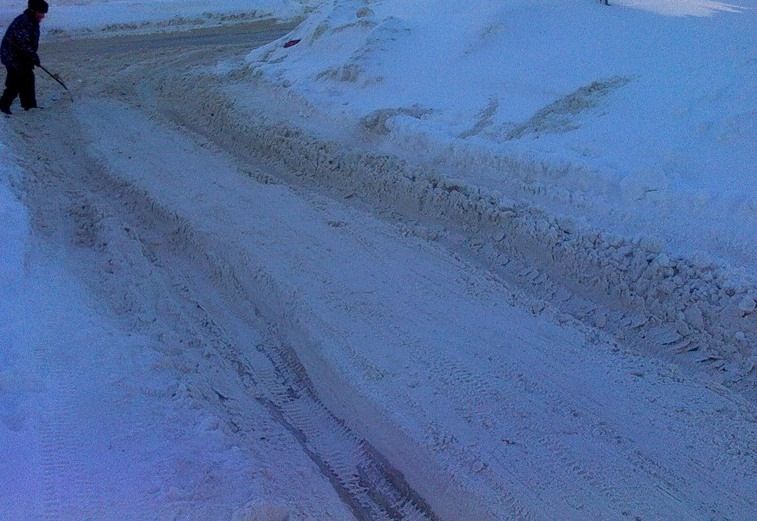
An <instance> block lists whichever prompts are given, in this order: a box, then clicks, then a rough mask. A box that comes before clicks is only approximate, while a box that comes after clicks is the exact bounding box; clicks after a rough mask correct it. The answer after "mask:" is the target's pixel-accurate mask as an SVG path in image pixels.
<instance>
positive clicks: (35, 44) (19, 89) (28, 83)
mask: <svg viewBox="0 0 757 521" xmlns="http://www.w3.org/2000/svg"><path fill="white" fill-rule="evenodd" d="M47 10H48V5H47V2H45V0H29V6H28V8H27V9H26V11H24V12H23V13H22V14H20V15H19V16H18V17H16V19H15V20H13V22H11V24H10V25H9V26H8V30H7V31H6V32H5V36H3V42H2V46H1V47H0V58H1V59H2V63H3V65H5V68H6V69H7V76H6V79H5V91H4V92H3V96H2V98H0V111H2V112H4V113H5V114H11V104H13V101H14V100H15V99H16V97H17V96H18V97H19V98H20V100H21V106H22V107H23V109H24V110H29V109H33V108H37V95H36V92H35V85H34V67H35V65H36V66H38V67H39V66H40V61H39V55H38V54H37V50H38V49H39V24H40V23H41V22H42V20H43V19H44V18H45V15H46V14H47Z"/></svg>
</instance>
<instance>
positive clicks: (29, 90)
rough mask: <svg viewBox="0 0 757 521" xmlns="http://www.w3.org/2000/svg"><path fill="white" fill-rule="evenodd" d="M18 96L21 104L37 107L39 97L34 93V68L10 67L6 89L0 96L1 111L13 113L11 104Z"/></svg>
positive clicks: (29, 107) (27, 107) (25, 107)
mask: <svg viewBox="0 0 757 521" xmlns="http://www.w3.org/2000/svg"><path fill="white" fill-rule="evenodd" d="M16 96H18V97H19V98H20V100H21V106H22V107H23V108H24V109H26V110H29V109H33V108H37V97H36V95H35V93H34V71H32V69H11V68H10V67H9V68H8V75H7V76H6V77H5V91H4V92H3V96H2V98H0V111H3V112H4V113H6V114H10V113H11V104H12V103H13V100H15V99H16Z"/></svg>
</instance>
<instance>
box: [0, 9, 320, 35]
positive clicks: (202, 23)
mask: <svg viewBox="0 0 757 521" xmlns="http://www.w3.org/2000/svg"><path fill="white" fill-rule="evenodd" d="M318 3H320V2H318V0H216V1H215V2H212V4H209V3H208V2H206V1H204V0H147V1H140V0H57V1H55V2H50V4H51V5H50V12H49V13H48V16H47V18H46V19H45V21H44V22H43V24H42V31H43V34H45V35H48V36H53V37H67V36H76V37H82V36H98V35H113V34H118V33H135V32H155V31H170V30H186V29H191V28H195V27H209V26H217V25H222V24H229V23H241V22H252V21H255V20H259V19H263V18H278V19H281V20H290V19H295V18H298V17H301V16H303V15H304V14H305V13H306V12H307V11H308V10H310V9H311V8H312V6H313V5H316V4H318ZM25 8H26V0H13V2H12V3H11V5H3V6H2V7H0V26H7V25H8V24H9V23H10V21H11V20H13V18H15V17H16V16H18V14H19V13H21V12H22V11H23V10H24V9H25Z"/></svg>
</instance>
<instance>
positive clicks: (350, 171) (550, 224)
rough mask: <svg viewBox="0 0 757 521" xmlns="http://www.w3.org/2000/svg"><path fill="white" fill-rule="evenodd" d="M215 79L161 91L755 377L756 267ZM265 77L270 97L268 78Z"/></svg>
mask: <svg viewBox="0 0 757 521" xmlns="http://www.w3.org/2000/svg"><path fill="white" fill-rule="evenodd" d="M215 81H217V79H214V78H212V77H195V76H184V77H182V78H181V79H178V80H174V81H171V82H170V84H168V85H166V86H164V90H165V91H166V92H185V93H186V95H184V96H182V100H196V102H195V103H192V104H191V108H190V107H188V106H187V103H186V102H184V101H183V102H182V106H181V107H178V106H177V107H175V109H176V111H175V113H183V114H184V117H185V118H187V119H186V120H185V121H186V122H188V123H190V124H192V125H193V126H195V127H196V128H197V129H198V130H201V131H203V132H205V133H210V134H212V135H213V138H214V139H216V140H218V141H220V142H222V143H225V144H227V145H229V146H233V147H234V149H235V150H245V151H246V152H247V153H249V154H251V156H252V157H258V158H259V157H265V158H271V159H276V160H279V161H282V162H283V163H284V164H285V165H286V167H287V169H288V170H291V171H293V172H297V173H298V175H299V176H300V177H301V178H304V179H309V180H311V181H315V182H317V183H319V184H322V185H325V186H329V187H331V188H332V189H335V190H337V191H338V192H340V193H342V194H344V195H345V196H346V197H352V196H354V195H356V194H357V195H360V196H361V197H363V198H365V199H367V200H369V201H371V202H373V203H377V204H379V205H380V206H381V207H384V208H386V207H389V208H393V209H395V210H397V211H400V212H402V213H405V214H409V215H411V216H419V215H420V216H423V217H424V218H430V219H432V220H434V221H437V222H438V221H439V220H440V219H441V221H442V222H443V223H446V226H447V227H448V229H451V230H454V229H462V231H463V232H464V236H465V237H467V238H468V239H467V242H466V244H467V246H469V247H470V248H472V249H474V250H475V251H476V252H477V254H479V255H482V256H484V257H485V258H486V259H487V260H488V261H489V262H490V263H491V266H492V267H493V268H494V269H496V270H499V269H502V266H503V265H505V266H506V268H505V269H506V270H508V271H510V272H512V270H513V269H515V267H516V266H520V267H521V268H522V269H517V270H516V275H517V276H518V277H519V278H521V279H524V280H525V281H526V282H527V283H528V284H533V285H537V286H544V285H548V286H549V287H550V288H553V289H548V290H545V291H544V292H543V294H544V295H545V296H546V297H547V298H550V299H557V300H558V301H559V300H565V299H563V298H562V297H560V295H564V291H561V290H559V289H558V288H557V287H553V286H552V284H554V282H555V281H556V282H557V285H558V286H559V285H564V286H566V287H567V288H569V290H570V292H574V293H575V295H577V296H578V295H580V296H581V297H582V298H583V299H586V300H587V301H589V302H593V303H594V304H589V305H588V306H587V305H585V304H578V303H576V304H575V305H573V304H571V303H567V304H565V303H562V304H559V305H560V306H563V307H565V309H566V310H567V311H568V312H570V313H571V314H573V315H574V316H578V317H579V318H581V319H584V320H587V321H589V322H590V323H592V324H594V325H598V326H601V327H603V328H607V329H608V330H609V331H611V332H614V333H615V334H617V335H619V336H622V337H629V338H631V337H633V338H640V339H642V341H643V342H645V343H646V344H647V345H651V346H653V347H654V348H655V349H657V350H658V351H659V352H661V353H667V354H668V355H670V356H679V357H680V356H685V357H686V360H688V361H689V362H690V363H691V364H693V365H695V366H709V367H710V368H711V369H712V372H713V373H715V374H717V375H718V377H719V378H722V379H723V380H724V381H725V382H727V383H729V384H734V385H737V386H743V387H745V388H750V387H751V386H753V368H754V367H755V356H754V352H753V348H752V347H751V346H753V345H754V342H755V339H757V312H755V311H754V310H753V309H752V306H751V305H750V302H751V301H752V300H755V298H756V297H757V282H756V281H755V278H754V277H753V276H752V275H751V274H750V273H747V272H742V273H739V272H738V271H736V270H734V269H732V268H728V267H725V266H723V265H721V264H718V263H713V262H710V261H709V260H707V259H706V258H704V259H697V258H688V257H685V256H681V255H676V254H673V253H671V252H670V251H668V248H666V245H665V244H664V243H662V242H660V241H657V240H654V239H652V238H649V237H646V236H644V235H642V234H640V235H637V236H633V237H628V236H622V235H618V234H614V233H611V232H608V231H606V230H603V229H602V228H599V227H594V226H587V225H586V224H585V223H584V224H582V223H581V222H580V220H579V219H572V218H565V217H557V216H554V215H553V214H551V213H549V212H546V211H544V209H541V208H539V207H537V206H534V205H533V204H528V203H527V202H524V201H513V200H511V199H509V198H508V197H505V196H503V195H502V194H498V193H496V192H493V191H488V190H484V189H481V188H479V187H476V186H475V185H473V184H471V183H470V182H465V181H461V180H456V179H452V178H448V177H445V176H442V175H439V172H438V170H435V169H433V168H429V167H427V166H426V167H420V166H414V165H413V163H411V162H408V161H406V160H403V159H401V158H399V157H397V156H394V155H389V154H376V153H372V152H361V151H360V149H358V148H354V147H345V146H344V145H343V144H341V143H338V142H334V141H329V140H324V139H320V138H315V137H313V136H311V135H309V134H308V133H307V132H305V131H303V130H301V129H295V128H292V126H290V124H289V123H277V122H275V121H273V120H271V119H267V118H266V117H265V116H261V115H260V114H257V116H258V117H259V118H260V119H257V118H255V117H253V118H252V119H249V116H250V115H251V114H252V113H247V115H246V116H245V117H240V115H239V114H240V110H242V108H241V107H239V106H238V105H236V104H235V103H234V102H232V101H230V100H229V98H228V97H227V96H226V95H225V94H224V93H223V92H221V91H216V92H214V93H213V94H208V93H209V92H212V91H213V85H214V82H215ZM216 87H218V85H216ZM259 88H260V90H258V95H260V96H261V99H263V98H265V96H263V94H262V92H264V90H265V86H264V85H259ZM226 89H227V90H229V89H230V88H229V87H226ZM231 90H233V91H234V92H236V91H237V89H235V88H231ZM200 93H202V95H200ZM165 101H166V103H167V104H170V103H171V102H170V100H165ZM265 103H266V102H263V105H265ZM245 107H246V108H249V105H248V104H246V105H245ZM240 144H243V145H244V146H242V147H240ZM432 235H433V234H432ZM513 260H515V261H516V262H512V261H513ZM549 280H552V281H553V282H549ZM566 298H567V299H571V297H566ZM750 299H751V300H750ZM750 382H751V383H750Z"/></svg>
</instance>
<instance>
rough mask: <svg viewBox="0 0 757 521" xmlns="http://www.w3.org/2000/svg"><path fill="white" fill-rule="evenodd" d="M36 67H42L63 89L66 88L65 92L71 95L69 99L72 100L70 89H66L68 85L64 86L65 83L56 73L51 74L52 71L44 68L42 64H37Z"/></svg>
mask: <svg viewBox="0 0 757 521" xmlns="http://www.w3.org/2000/svg"><path fill="white" fill-rule="evenodd" d="M37 67H39V68H40V69H42V70H43V71H45V72H46V73H47V75H48V76H50V77H51V78H52V79H54V80H55V81H57V82H58V83H60V85H61V87H63V88H64V89H66V92H68V95H69V96H71V101H74V95H73V94H71V91H70V90H69V89H68V87H66V84H65V83H63V80H61V79H60V77H59V76H58V75H57V74H53V73H52V72H50V71H48V70H47V69H45V68H44V67H43V66H42V65H37Z"/></svg>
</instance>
